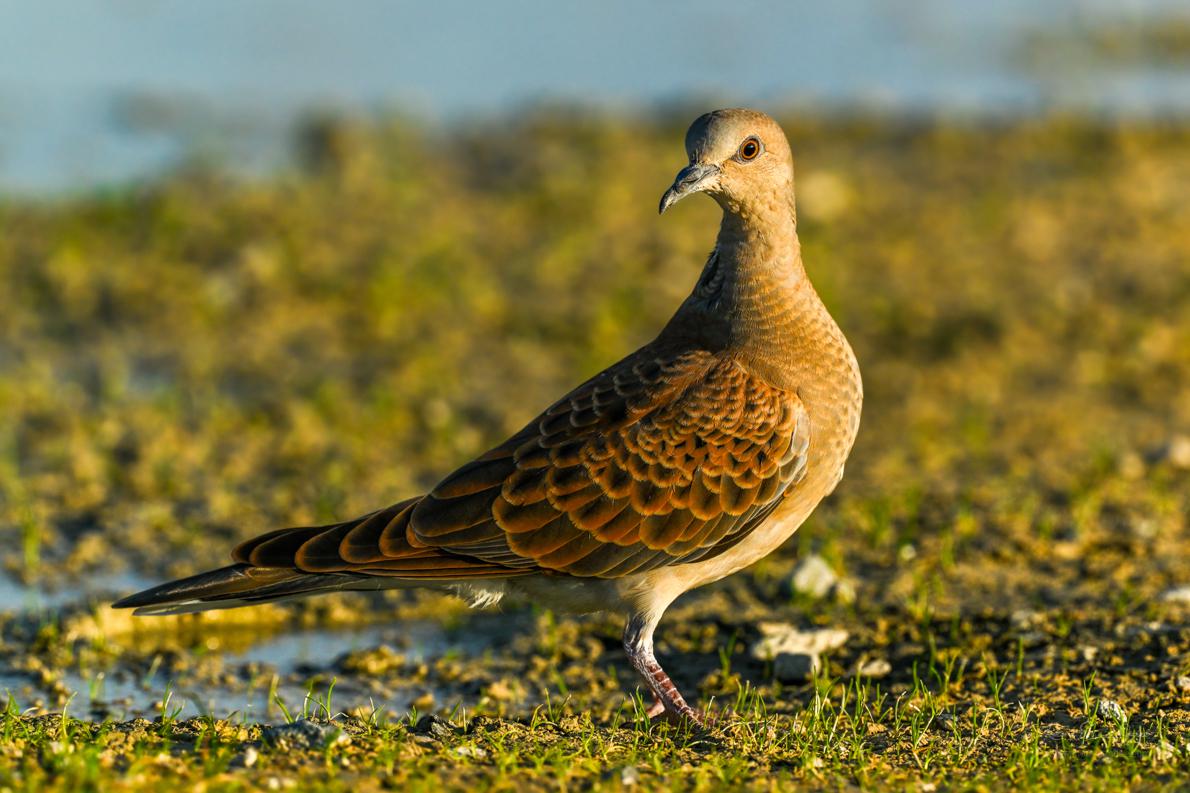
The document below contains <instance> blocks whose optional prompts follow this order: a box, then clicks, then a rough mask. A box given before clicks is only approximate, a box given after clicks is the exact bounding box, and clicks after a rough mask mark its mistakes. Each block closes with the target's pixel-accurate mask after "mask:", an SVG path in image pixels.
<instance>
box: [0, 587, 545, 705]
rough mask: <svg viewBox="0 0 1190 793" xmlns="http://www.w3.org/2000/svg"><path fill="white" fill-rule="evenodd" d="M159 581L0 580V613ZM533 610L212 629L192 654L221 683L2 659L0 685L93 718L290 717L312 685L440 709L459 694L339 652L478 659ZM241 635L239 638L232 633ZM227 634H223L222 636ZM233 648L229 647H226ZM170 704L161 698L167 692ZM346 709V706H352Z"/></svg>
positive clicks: (345, 699) (100, 597)
mask: <svg viewBox="0 0 1190 793" xmlns="http://www.w3.org/2000/svg"><path fill="white" fill-rule="evenodd" d="M151 583H153V582H152V581H150V580H148V579H144V578H142V577H139V576H136V575H134V574H131V573H119V574H113V575H110V576H98V577H92V578H84V579H81V582H80V585H79V586H76V587H69V586H68V587H59V588H55V589H52V590H50V589H45V588H41V587H36V586H26V585H23V584H21V583H20V582H17V581H13V580H12V579H10V578H7V577H0V613H8V614H15V615H25V616H28V617H32V618H33V619H34V620H38V619H50V618H52V617H54V616H55V615H57V614H60V613H62V612H64V611H77V610H78V609H79V608H81V607H84V606H87V605H98V606H99V607H100V608H102V607H104V605H105V604H106V603H108V602H110V601H111V600H112V599H113V598H114V597H116V596H118V595H122V594H127V593H128V592H130V591H135V590H136V589H140V588H143V587H145V586H147V585H150V584H151ZM529 620H531V615H529V614H528V613H527V612H513V613H490V614H485V615H483V616H482V617H481V618H480V619H476V620H474V621H473V622H470V621H469V622H468V623H467V624H465V626H464V627H461V628H448V627H446V626H444V625H443V623H442V622H439V621H436V620H404V621H394V622H391V623H385V624H370V625H362V626H355V627H335V628H296V629H290V630H284V631H283V632H281V633H270V632H265V633H263V634H262V635H261V637H260V639H259V640H258V641H252V640H251V639H249V640H248V643H247V644H246V645H245V643H244V638H243V634H244V632H243V629H242V628H239V629H236V628H230V629H224V630H225V631H230V633H222V634H220V633H218V632H212V641H211V642H209V643H208V647H207V648H196V649H193V650H191V651H189V652H190V654H191V655H192V657H193V658H200V657H207V656H211V655H216V656H219V659H220V661H221V673H220V674H219V675H218V680H219V682H212V681H211V680H210V679H208V678H207V677H204V676H201V675H196V674H190V673H183V674H181V675H174V674H170V673H169V672H167V671H166V670H163V669H160V668H158V667H157V666H156V665H154V666H153V667H152V668H151V670H150V671H149V672H148V673H145V672H143V671H138V670H134V669H131V668H128V667H126V666H121V665H120V664H118V663H116V664H111V665H109V666H106V667H102V668H96V669H78V668H66V669H61V670H55V672H56V674H57V676H56V677H54V678H52V679H50V680H42V679H40V678H39V677H38V675H37V674H35V673H30V672H22V671H20V670H17V669H12V668H8V667H7V665H6V664H4V663H3V662H0V692H7V694H8V695H9V696H11V697H13V698H14V699H15V701H16V703H17V704H18V705H19V706H20V707H27V706H29V705H33V704H39V703H49V702H53V701H54V699H55V698H58V697H60V696H62V694H63V689H65V691H66V692H68V693H67V694H66V696H69V697H71V699H70V704H69V706H68V707H69V708H70V709H71V710H73V711H74V712H76V713H79V714H80V715H81V714H82V713H83V712H86V713H87V714H88V715H90V716H92V717H94V718H106V717H109V716H111V717H115V718H119V719H126V718H133V717H146V718H154V717H156V716H160V715H161V714H162V713H163V712H167V713H169V714H171V715H175V716H177V717H178V718H188V717H194V716H206V715H212V716H216V717H219V718H229V717H233V716H234V717H235V718H239V719H243V720H245V721H259V720H265V721H267V720H275V719H278V718H281V717H282V716H283V709H282V707H281V706H279V705H278V704H277V699H280V700H281V702H282V703H283V704H284V708H285V709H288V710H289V711H290V712H291V713H300V712H301V711H302V710H303V709H304V708H306V707H315V705H314V704H313V702H311V703H309V704H307V702H306V700H307V697H308V695H309V693H310V692H311V688H310V682H311V681H314V683H315V688H314V689H313V693H314V694H315V696H316V697H323V696H325V694H326V691H327V689H328V687H329V686H330V684H331V683H332V682H333V683H334V685H335V696H334V699H333V702H338V703H350V706H359V705H365V704H367V703H369V702H371V703H373V706H374V707H378V708H379V707H383V708H385V709H386V710H387V711H389V712H390V713H395V714H398V715H402V714H404V713H406V712H407V711H409V710H410V708H411V707H412V704H413V703H414V702H415V701H416V700H418V699H419V698H424V697H425V696H426V695H427V694H429V695H431V696H432V697H433V700H434V702H435V703H436V706H438V707H440V706H442V705H443V704H446V705H448V706H449V704H450V703H451V702H452V698H453V699H458V696H457V692H454V691H448V690H446V689H443V688H435V687H433V686H428V685H417V684H408V685H405V686H394V685H391V682H390V684H388V685H386V684H383V683H381V682H380V681H374V680H370V679H369V678H368V677H367V676H365V675H360V674H356V673H351V672H346V673H344V672H343V671H342V670H340V669H338V668H337V667H336V662H337V660H338V659H341V658H343V657H344V656H345V655H346V654H347V653H350V652H353V651H358V650H372V649H375V648H379V647H382V646H383V647H389V648H392V649H393V651H394V652H395V653H398V654H399V655H400V656H402V657H403V658H404V659H405V663H406V664H408V665H416V664H418V663H421V662H433V661H434V660H435V659H438V658H440V657H442V656H460V657H468V658H477V657H481V656H483V655H484V654H485V653H487V652H489V651H492V650H493V649H495V648H498V647H499V646H500V645H501V643H502V642H505V641H507V639H508V638H509V636H510V635H512V634H514V633H515V632H516V631H518V630H523V629H525V628H526V627H527V625H528V621H529ZM233 635H234V640H232V636H233ZM225 640H226V641H225ZM223 646H226V648H227V649H220V647H223ZM166 696H168V702H166V703H165V704H164V705H163V698H164V697H166ZM345 706H346V705H345Z"/></svg>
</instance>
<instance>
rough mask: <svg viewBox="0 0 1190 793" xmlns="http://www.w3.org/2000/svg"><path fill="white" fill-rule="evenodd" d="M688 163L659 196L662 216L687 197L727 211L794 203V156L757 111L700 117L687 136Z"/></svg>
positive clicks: (720, 112)
mask: <svg viewBox="0 0 1190 793" xmlns="http://www.w3.org/2000/svg"><path fill="white" fill-rule="evenodd" d="M686 154H687V156H688V157H689V158H690V164H689V165H687V166H686V167H685V168H683V169H682V170H681V171H679V172H678V175H677V177H676V178H675V179H674V183H673V186H672V187H670V188H669V189H668V190H666V191H665V195H663V196H662V197H661V206H660V208H659V211H660V212H665V210H667V209H669V208H670V207H671V206H673V205H674V204H676V203H677V202H678V201H681V200H682V199H683V198H685V197H686V196H688V195H690V194H691V193H700V192H701V193H708V194H710V195H711V196H712V197H713V198H714V199H715V200H716V201H718V202H719V204H720V205H721V206H722V207H723V208H724V209H725V210H727V211H729V212H734V213H737V214H738V213H740V212H747V211H748V209H749V208H750V207H753V206H755V205H756V204H757V202H760V206H756V208H758V209H759V208H761V207H762V206H764V205H774V204H777V203H781V204H784V203H786V202H790V201H792V195H793V156H792V155H791V154H790V151H789V141H788V140H786V138H785V133H784V132H783V131H782V130H781V127H780V126H778V125H777V122H776V121H773V120H772V119H771V118H769V117H768V116H767V115H765V114H764V113H761V112H760V111H759V110H747V109H744V108H733V109H730V110H715V111H713V112H711V113H706V114H704V115H702V116H699V117H698V118H697V119H695V120H694V123H693V124H691V125H690V129H689V130H688V131H687V132H686Z"/></svg>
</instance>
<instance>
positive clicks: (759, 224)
mask: <svg viewBox="0 0 1190 793" xmlns="http://www.w3.org/2000/svg"><path fill="white" fill-rule="evenodd" d="M789 195H790V196H792V190H791V191H789ZM721 203H722V204H723V210H724V212H723V222H722V224H721V225H720V228H719V237H718V240H717V241H716V246H715V250H714V252H713V253H712V254H711V256H710V258H709V259H708V261H707V264H706V266H705V267H704V269H703V272H702V275H701V277H700V278H699V281H698V285H697V286H696V287H695V289H694V292H693V293H692V294H691V295H690V297H689V298H688V299H687V302H686V305H684V306H683V310H682V311H681V312H679V313H680V314H685V315H686V318H685V319H686V321H685V322H684V323H683V324H685V325H686V326H687V327H695V328H698V332H699V334H700V336H702V337H703V338H705V339H706V340H707V342H708V343H709V344H710V345H711V346H714V347H723V348H725V349H728V350H730V351H731V353H732V354H733V355H735V356H736V357H737V358H738V359H739V360H741V362H743V363H745V364H746V365H748V367H749V368H750V369H751V370H752V371H754V372H755V373H757V374H758V375H761V376H763V377H764V378H765V379H766V380H768V381H769V382H770V383H771V384H772V385H775V386H778V387H783V388H798V387H800V386H801V385H802V383H803V382H804V380H805V379H806V371H803V370H805V369H807V367H812V366H813V365H814V364H815V362H816V358H817V356H818V355H819V348H820V347H822V346H824V345H828V346H837V345H838V344H840V343H842V344H844V345H845V344H846V341H845V340H843V339H842V332H841V331H840V330H839V328H838V326H837V325H836V324H835V322H834V320H833V319H831V317H830V314H829V313H828V312H827V310H826V307H825V306H824V305H823V303H822V300H821V299H820V298H819V297H818V294H817V292H815V291H814V287H813V286H812V285H811V284H810V281H809V279H808V278H807V277H806V270H805V267H804V266H803V265H802V256H801V245H800V244H799V242H798V237H797V222H796V220H795V214H794V208H793V201H792V198H788V199H780V198H779V197H774V199H773V200H768V201H756V202H753V203H751V204H749V205H745V206H736V205H732V204H731V203H730V202H728V201H722V202H721ZM840 340H842V341H841V342H840ZM848 349H850V348H848Z"/></svg>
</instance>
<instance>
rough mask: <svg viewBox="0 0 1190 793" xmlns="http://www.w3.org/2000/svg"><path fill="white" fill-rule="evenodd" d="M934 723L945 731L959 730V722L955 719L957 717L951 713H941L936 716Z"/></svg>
mask: <svg viewBox="0 0 1190 793" xmlns="http://www.w3.org/2000/svg"><path fill="white" fill-rule="evenodd" d="M934 723H935V724H936V725H938V729H940V730H943V731H945V732H958V731H959V723H958V722H957V721H955V717H954V716H951V715H950V714H949V713H939V714H938V715H937V716H936V717H935V718H934Z"/></svg>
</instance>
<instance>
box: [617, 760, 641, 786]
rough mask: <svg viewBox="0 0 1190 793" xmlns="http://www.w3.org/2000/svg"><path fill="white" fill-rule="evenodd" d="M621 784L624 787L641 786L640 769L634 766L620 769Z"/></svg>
mask: <svg viewBox="0 0 1190 793" xmlns="http://www.w3.org/2000/svg"><path fill="white" fill-rule="evenodd" d="M620 784H621V785H623V786H624V787H635V786H636V785H639V784H640V769H639V768H637V767H636V766H634V765H626V766H624V767H623V768H621V769H620Z"/></svg>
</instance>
